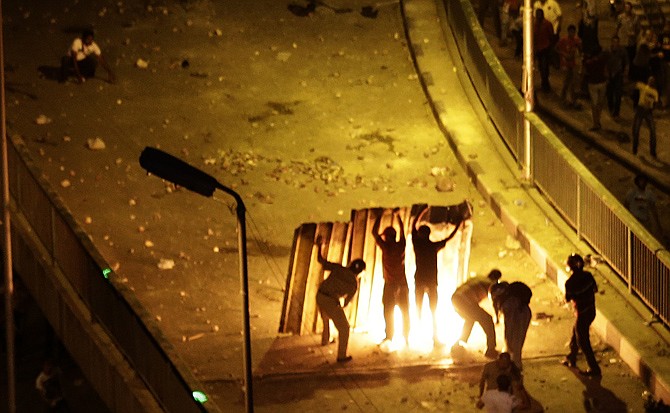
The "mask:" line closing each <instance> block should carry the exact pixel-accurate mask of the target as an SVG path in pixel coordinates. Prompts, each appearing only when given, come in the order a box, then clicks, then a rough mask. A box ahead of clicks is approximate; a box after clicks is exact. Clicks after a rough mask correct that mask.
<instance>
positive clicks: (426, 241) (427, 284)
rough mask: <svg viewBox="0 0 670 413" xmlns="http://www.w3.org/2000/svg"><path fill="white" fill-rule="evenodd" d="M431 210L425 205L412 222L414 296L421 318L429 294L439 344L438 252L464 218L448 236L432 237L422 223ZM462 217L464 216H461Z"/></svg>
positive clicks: (454, 233)
mask: <svg viewBox="0 0 670 413" xmlns="http://www.w3.org/2000/svg"><path fill="white" fill-rule="evenodd" d="M428 211H429V208H428V205H426V206H424V207H423V209H422V210H421V212H419V214H417V217H416V218H415V219H414V222H413V223H412V246H413V248H414V257H415V260H416V272H415V273H414V297H415V303H416V311H417V312H418V318H419V319H420V318H421V309H422V308H423V295H424V294H428V304H429V305H430V313H431V315H432V318H433V342H434V343H435V344H438V340H437V317H436V313H437V300H438V296H437V286H438V281H437V280H438V274H437V273H438V268H437V254H438V253H439V251H440V250H441V249H442V248H444V247H445V245H447V242H449V241H450V240H451V239H452V238H453V237H454V236H455V235H456V233H457V232H458V230H459V229H460V228H461V223H462V220H461V221H459V222H457V223H455V224H454V229H453V231H452V232H451V234H449V236H448V237H447V238H444V239H442V240H440V241H432V240H431V239H430V233H431V230H430V227H429V226H428V225H425V224H423V225H420V226H419V222H421V221H422V219H423V217H424V215H425V214H426V213H427V212H428ZM461 219H462V218H461Z"/></svg>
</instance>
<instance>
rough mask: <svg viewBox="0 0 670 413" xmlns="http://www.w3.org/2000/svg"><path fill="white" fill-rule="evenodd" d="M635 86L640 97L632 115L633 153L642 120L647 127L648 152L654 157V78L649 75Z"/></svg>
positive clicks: (656, 102) (638, 141)
mask: <svg viewBox="0 0 670 413" xmlns="http://www.w3.org/2000/svg"><path fill="white" fill-rule="evenodd" d="M635 87H636V88H637V89H638V90H639V91H640V95H639V96H640V97H639V98H638V101H637V106H636V108H635V117H633V155H637V147H638V144H639V143H640V127H641V126H642V122H645V123H646V124H647V127H648V128H649V154H650V155H651V157H652V158H654V159H656V124H655V122H654V115H653V110H654V107H655V106H656V105H657V104H658V90H656V79H655V78H654V77H653V76H650V77H649V80H647V83H642V82H637V84H636V85H635Z"/></svg>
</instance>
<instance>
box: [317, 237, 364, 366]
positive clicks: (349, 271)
mask: <svg viewBox="0 0 670 413" xmlns="http://www.w3.org/2000/svg"><path fill="white" fill-rule="evenodd" d="M316 247H317V248H318V249H317V255H316V257H317V259H318V261H319V263H320V264H321V265H323V269H324V270H325V271H330V275H329V276H328V278H326V279H325V280H323V282H322V283H321V285H320V286H319V290H318V292H317V293H316V304H317V305H318V306H319V312H320V313H321V318H322V319H323V333H322V335H321V345H326V344H328V343H330V320H333V323H334V324H335V328H337V332H338V334H339V339H338V343H337V362H338V363H346V362H348V361H351V359H352V357H351V356H348V355H347V346H348V345H349V320H347V316H346V314H344V309H343V307H346V306H347V305H348V304H349V302H350V301H351V299H352V298H354V295H355V294H356V291H357V290H358V274H360V273H361V272H363V271H364V270H365V261H363V260H362V259H355V260H353V261H351V263H350V264H349V266H347V267H344V266H342V265H340V264H337V263H334V262H330V261H328V260H326V258H325V257H324V256H323V253H322V251H321V237H320V236H319V237H317V239H316ZM342 298H344V304H342V303H341V302H340V299H342Z"/></svg>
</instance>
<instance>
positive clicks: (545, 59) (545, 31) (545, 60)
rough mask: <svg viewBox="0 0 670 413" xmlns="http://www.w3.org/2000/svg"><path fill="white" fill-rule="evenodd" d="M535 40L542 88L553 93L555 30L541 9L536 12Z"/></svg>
mask: <svg viewBox="0 0 670 413" xmlns="http://www.w3.org/2000/svg"><path fill="white" fill-rule="evenodd" d="M533 39H534V41H535V45H534V46H535V57H536V58H537V63H538V69H539V70H540V88H541V90H542V91H543V92H551V85H550V83H549V68H550V65H551V54H552V51H553V48H554V28H553V26H552V25H551V23H550V22H549V21H548V20H547V19H545V18H544V11H543V10H542V9H541V8H540V9H537V10H535V22H534V25H533Z"/></svg>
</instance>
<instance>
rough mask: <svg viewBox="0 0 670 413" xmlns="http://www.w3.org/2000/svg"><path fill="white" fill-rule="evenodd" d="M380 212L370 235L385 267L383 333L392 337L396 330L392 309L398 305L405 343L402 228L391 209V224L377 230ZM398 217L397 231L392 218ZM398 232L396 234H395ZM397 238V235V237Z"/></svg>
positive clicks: (406, 299) (406, 314)
mask: <svg viewBox="0 0 670 413" xmlns="http://www.w3.org/2000/svg"><path fill="white" fill-rule="evenodd" d="M382 216H383V215H381V214H380V215H379V216H378V217H377V219H376V220H375V223H374V225H373V226H372V235H373V236H374V238H375V242H376V243H377V245H378V246H379V248H380V249H381V251H382V267H383V270H384V292H383V293H382V304H383V306H384V321H385V322H386V337H385V338H384V342H386V341H391V340H393V335H394V334H395V326H394V320H393V319H394V309H395V306H396V305H397V306H398V307H399V308H400V312H401V313H402V326H403V337H404V338H405V345H407V344H408V343H409V328H410V321H409V288H408V287H407V277H406V275H405V247H406V246H407V242H406V240H405V229H404V224H403V222H402V218H400V216H399V215H398V210H397V209H394V210H393V212H392V213H391V225H389V226H388V227H386V228H385V229H384V232H383V233H382V234H381V235H380V234H379V226H380V224H381V220H382ZM396 217H397V218H398V225H399V228H400V231H399V232H398V233H396V230H395V228H394V227H393V226H394V224H395V219H396ZM398 234H399V237H397V235H398ZM396 238H397V239H396Z"/></svg>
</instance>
